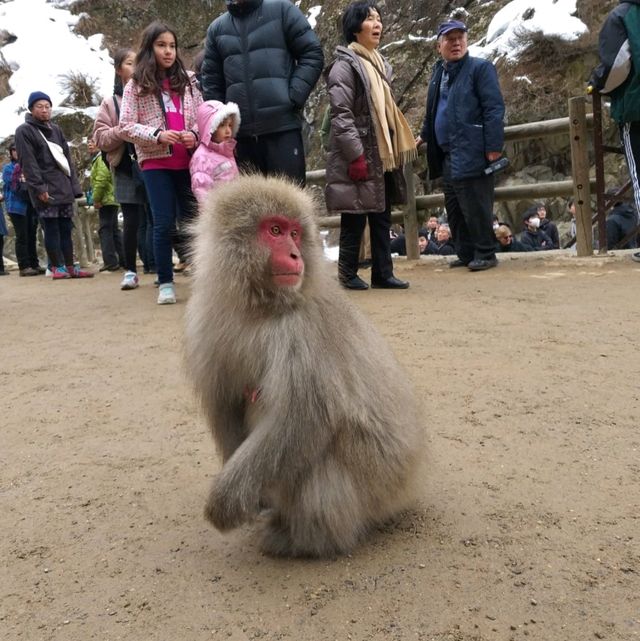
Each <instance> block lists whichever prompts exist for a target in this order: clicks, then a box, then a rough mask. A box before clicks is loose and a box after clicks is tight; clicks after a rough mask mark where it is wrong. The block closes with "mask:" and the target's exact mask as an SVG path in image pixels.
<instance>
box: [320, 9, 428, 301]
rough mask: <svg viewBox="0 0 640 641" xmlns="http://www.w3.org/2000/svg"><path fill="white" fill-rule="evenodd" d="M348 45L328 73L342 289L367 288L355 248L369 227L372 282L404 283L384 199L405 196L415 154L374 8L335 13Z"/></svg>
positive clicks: (330, 199)
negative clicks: (405, 169)
mask: <svg viewBox="0 0 640 641" xmlns="http://www.w3.org/2000/svg"><path fill="white" fill-rule="evenodd" d="M342 31H343V35H344V38H345V40H346V42H347V43H348V47H337V49H336V52H335V56H336V57H335V60H334V62H333V64H332V65H331V67H330V68H329V69H328V71H327V74H326V75H327V82H328V87H329V102H330V107H331V133H330V136H329V153H328V157H327V186H326V190H325V197H326V202H327V209H329V210H330V211H335V212H339V213H341V215H342V216H341V229H340V254H339V259H338V275H339V278H340V282H341V283H342V285H343V286H344V287H346V288H347V289H367V288H368V285H367V283H365V282H364V281H363V280H362V279H361V278H360V277H359V276H358V253H359V248H360V242H361V240H362V234H363V231H364V228H365V225H366V222H367V219H368V221H369V227H370V230H371V258H372V270H371V286H372V287H380V288H386V289H406V288H407V287H409V283H407V282H404V281H401V280H399V279H397V278H395V276H394V275H393V262H392V260H391V251H390V247H389V244H390V237H389V230H390V227H391V204H392V203H394V204H396V203H403V202H405V200H406V189H405V184H404V179H403V176H402V166H403V165H404V164H405V163H406V162H409V161H411V160H413V159H414V158H415V157H416V153H417V152H416V148H415V142H414V140H413V137H412V134H411V129H410V127H409V125H408V124H407V121H406V120H405V119H404V116H403V115H402V113H401V112H400V110H399V109H398V107H397V106H396V104H395V101H394V100H393V96H392V94H391V88H390V85H389V80H390V78H391V68H390V67H389V64H388V63H387V62H386V60H385V59H384V58H383V57H382V56H381V55H380V54H379V53H378V51H377V48H378V45H379V44H380V36H381V35H382V22H381V20H380V12H379V11H378V9H377V7H376V6H375V5H374V4H373V3H372V2H366V1H365V2H353V3H352V4H350V5H349V6H348V7H347V8H346V9H345V11H344V14H343V16H342Z"/></svg>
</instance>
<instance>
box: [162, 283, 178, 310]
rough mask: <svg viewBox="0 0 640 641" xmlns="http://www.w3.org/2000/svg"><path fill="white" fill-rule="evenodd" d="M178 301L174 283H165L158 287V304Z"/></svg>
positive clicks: (170, 303)
mask: <svg viewBox="0 0 640 641" xmlns="http://www.w3.org/2000/svg"><path fill="white" fill-rule="evenodd" d="M175 302H176V290H175V288H174V286H173V283H163V284H162V285H160V287H159V288H158V305H173V304H174V303H175Z"/></svg>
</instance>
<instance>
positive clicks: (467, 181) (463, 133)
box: [416, 20, 504, 271]
mask: <svg viewBox="0 0 640 641" xmlns="http://www.w3.org/2000/svg"><path fill="white" fill-rule="evenodd" d="M438 53H439V54H440V56H441V60H439V61H438V62H437V63H436V67H435V70H434V72H433V75H432V77H431V81H430V83H429V88H428V91H427V109H426V114H425V118H424V123H423V125H422V131H421V133H420V135H419V136H418V137H417V138H416V144H417V145H420V144H422V143H423V142H426V143H427V162H428V165H429V177H430V178H431V179H435V178H439V177H442V179H443V189H444V197H445V207H446V210H447V219H448V222H449V226H450V228H451V233H452V236H453V242H454V245H455V248H456V254H457V255H458V258H457V260H454V261H453V262H452V263H450V267H468V268H469V269H470V270H471V271H482V270H485V269H489V268H491V267H495V266H496V265H497V264H498V262H497V259H496V254H495V237H494V233H493V202H494V176H493V173H491V171H489V173H485V172H486V170H487V168H488V167H489V165H490V164H491V163H493V162H495V161H496V160H498V159H499V158H500V156H501V155H502V147H503V143H504V122H503V120H504V101H503V99H502V93H501V91H500V85H499V83H498V75H497V73H496V70H495V67H494V66H493V64H491V63H490V62H489V61H487V60H483V59H481V58H474V57H472V56H470V55H469V52H468V43H467V27H466V25H465V24H464V23H463V22H460V21H459V20H448V21H447V22H443V23H442V24H441V25H440V26H439V27H438Z"/></svg>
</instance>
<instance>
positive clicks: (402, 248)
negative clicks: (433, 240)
mask: <svg viewBox="0 0 640 641" xmlns="http://www.w3.org/2000/svg"><path fill="white" fill-rule="evenodd" d="M421 239H423V240H421ZM425 240H426V242H428V241H429V232H428V231H427V230H426V229H425V228H424V227H421V228H420V229H419V230H418V243H419V244H420V253H421V254H424V253H425V252H423V251H422V245H423V244H425ZM390 247H391V253H392V254H397V255H398V256H406V255H407V238H406V236H405V235H404V233H400V234H398V235H397V236H396V237H395V238H391V244H390Z"/></svg>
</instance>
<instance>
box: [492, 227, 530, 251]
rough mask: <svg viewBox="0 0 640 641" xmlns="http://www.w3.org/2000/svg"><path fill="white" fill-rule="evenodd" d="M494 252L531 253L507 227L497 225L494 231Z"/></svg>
mask: <svg viewBox="0 0 640 641" xmlns="http://www.w3.org/2000/svg"><path fill="white" fill-rule="evenodd" d="M495 234H496V240H497V241H498V242H497V243H496V252H527V251H531V250H530V249H529V248H528V247H525V246H524V245H523V244H522V243H521V242H520V241H519V240H518V239H517V238H515V237H514V235H513V232H512V231H511V229H510V228H509V227H508V226H507V225H498V229H496V231H495Z"/></svg>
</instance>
